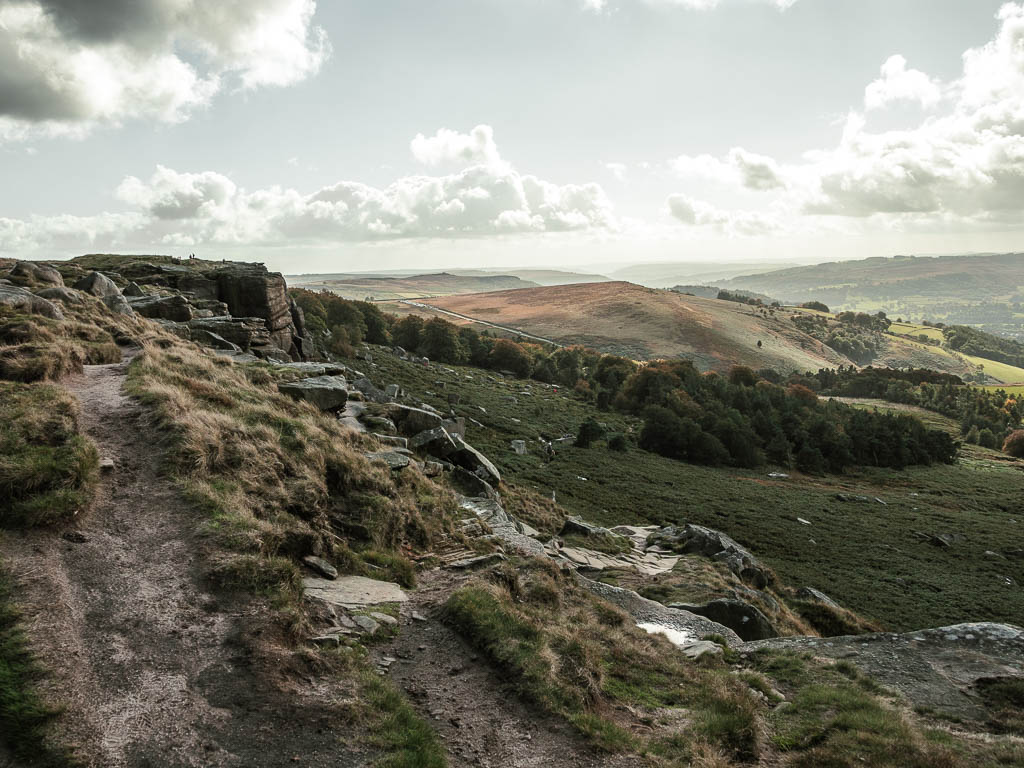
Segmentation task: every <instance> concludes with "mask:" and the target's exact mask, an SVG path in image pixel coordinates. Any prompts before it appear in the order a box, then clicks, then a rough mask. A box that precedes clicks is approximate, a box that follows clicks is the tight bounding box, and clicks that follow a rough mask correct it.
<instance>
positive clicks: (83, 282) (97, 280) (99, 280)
mask: <svg viewBox="0 0 1024 768" xmlns="http://www.w3.org/2000/svg"><path fill="white" fill-rule="evenodd" d="M74 288H75V290H76V291H84V292H85V293H90V294H92V295H93V296H97V297H99V298H101V299H105V298H106V297H108V296H120V295H121V290H120V289H119V288H118V287H117V286H116V285H114V281H113V280H111V279H110V278H109V277H107V276H106V275H104V274H103V273H101V272H90V273H89V274H88V275H86V276H85V277H83V278H82V279H80V280H79V281H78V282H77V283H75V285H74Z"/></svg>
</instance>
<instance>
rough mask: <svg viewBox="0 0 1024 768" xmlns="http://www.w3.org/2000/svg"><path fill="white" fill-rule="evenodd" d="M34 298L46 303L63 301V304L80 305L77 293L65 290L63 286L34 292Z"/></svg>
mask: <svg viewBox="0 0 1024 768" xmlns="http://www.w3.org/2000/svg"><path fill="white" fill-rule="evenodd" d="M36 296H38V297H39V298H41V299H46V300H47V301H63V302H64V303H65V304H81V303H82V295H81V294H80V293H78V291H73V290H71V289H70V288H65V287H64V286H63V285H55V286H52V287H50V288H44V289H43V290H41V291H36Z"/></svg>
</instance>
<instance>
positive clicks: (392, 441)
mask: <svg viewBox="0 0 1024 768" xmlns="http://www.w3.org/2000/svg"><path fill="white" fill-rule="evenodd" d="M373 436H374V437H375V438H377V442H379V443H383V444H384V445H394V446H396V447H398V448H408V447H409V438H407V437H399V436H398V435H381V434H378V433H376V432H375V433H374V434H373Z"/></svg>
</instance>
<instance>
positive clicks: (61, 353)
mask: <svg viewBox="0 0 1024 768" xmlns="http://www.w3.org/2000/svg"><path fill="white" fill-rule="evenodd" d="M62 308H63V310H64V314H65V318H64V320H51V319H49V318H46V317H42V316H40V315H29V314H24V313H19V312H14V311H13V310H11V309H10V308H7V307H0V379H6V380H8V381H22V382H34V381H57V380H59V379H61V378H63V377H65V376H67V375H70V374H73V373H81V371H82V366H83V365H102V364H105V363H116V362H118V361H120V360H121V350H120V348H119V347H118V344H117V342H118V340H121V341H129V340H132V339H138V338H144V337H147V336H153V335H155V334H156V331H155V330H153V329H150V328H148V327H147V326H146V325H144V324H143V323H142V321H140V320H138V319H137V318H134V317H126V316H124V315H115V314H113V313H111V312H110V311H109V310H108V309H107V308H106V307H105V306H104V305H103V304H102V302H100V301H99V300H98V299H95V298H93V297H91V296H86V295H85V294H83V295H82V303H81V304H78V305H62Z"/></svg>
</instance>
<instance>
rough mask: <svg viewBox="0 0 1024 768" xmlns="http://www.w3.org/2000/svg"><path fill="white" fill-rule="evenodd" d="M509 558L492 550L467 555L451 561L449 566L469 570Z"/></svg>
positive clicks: (454, 568)
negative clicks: (473, 555)
mask: <svg viewBox="0 0 1024 768" xmlns="http://www.w3.org/2000/svg"><path fill="white" fill-rule="evenodd" d="M506 559H507V558H506V557H505V556H504V555H503V554H501V553H500V552H491V553H490V554H487V555H478V556H476V557H467V558H465V559H464V560H456V561H455V562H454V563H449V564H448V567H449V568H451V569H453V570H456V571H469V570H473V569H476V568H485V567H486V566H488V565H494V564H495V563H500V562H503V561H504V560H506Z"/></svg>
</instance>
